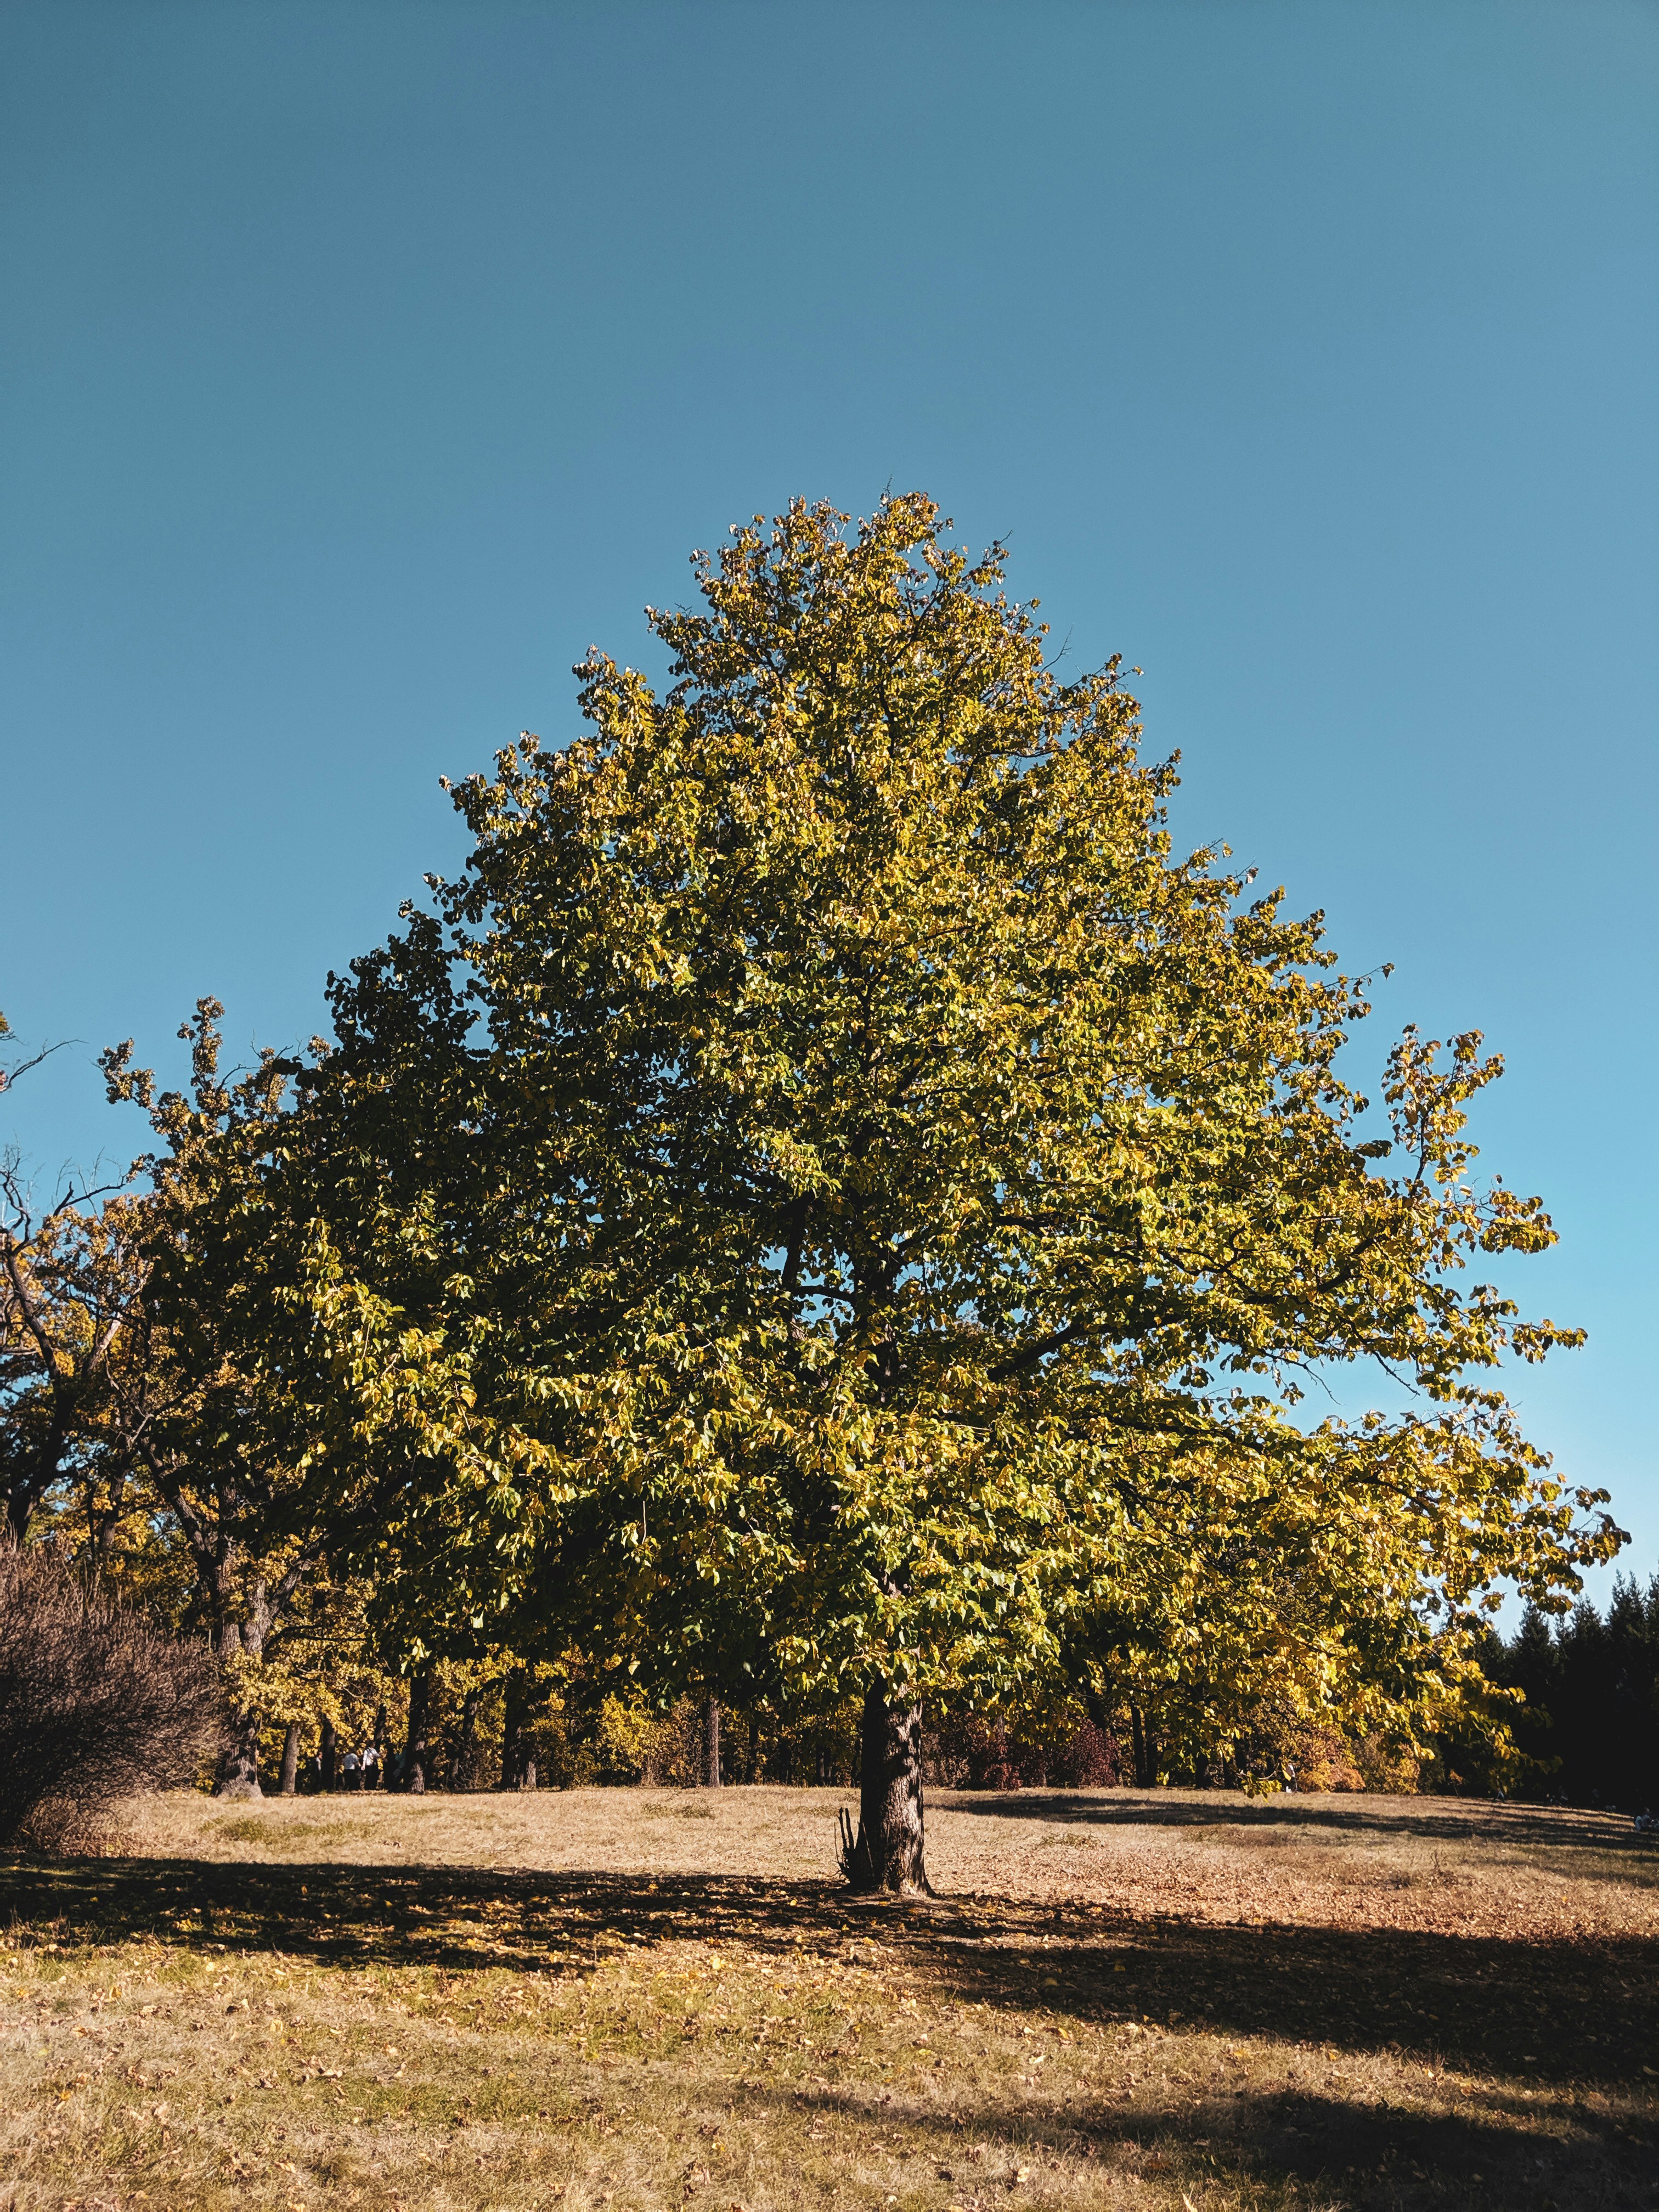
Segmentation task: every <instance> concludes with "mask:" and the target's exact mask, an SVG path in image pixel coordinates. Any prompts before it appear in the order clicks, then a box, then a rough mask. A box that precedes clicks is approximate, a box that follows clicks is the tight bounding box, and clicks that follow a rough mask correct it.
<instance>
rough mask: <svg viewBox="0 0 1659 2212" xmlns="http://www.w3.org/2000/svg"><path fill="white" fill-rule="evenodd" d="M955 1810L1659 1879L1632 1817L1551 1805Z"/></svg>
mask: <svg viewBox="0 0 1659 2212" xmlns="http://www.w3.org/2000/svg"><path fill="white" fill-rule="evenodd" d="M929 1802H930V1804H932V1805H933V1806H934V1807H936V1808H937V1807H939V1806H940V1805H943V1806H944V1807H945V1808H948V1810H949V1811H951V1813H965V1814H993V1815H994V1816H995V1817H996V1818H998V1819H1000V1820H1052V1821H1054V1822H1056V1823H1071V1822H1083V1823H1085V1824H1087V1825H1090V1826H1099V1827H1108V1828H1127V1827H1147V1828H1174V1829H1194V1828H1197V1829H1215V1828H1243V1829H1246V1830H1249V1829H1273V1830H1279V1831H1285V1830H1288V1831H1289V1832H1290V1833H1291V1836H1294V1835H1295V1833H1296V1832H1297V1831H1303V1832H1308V1833H1310V1834H1313V1835H1318V1834H1319V1833H1320V1832H1321V1831H1325V1832H1337V1833H1339V1834H1342V1835H1346V1836H1356V1835H1364V1834H1372V1835H1377V1836H1389V1837H1418V1838H1421V1839H1422V1840H1423V1841H1424V1842H1425V1843H1449V1842H1468V1841H1471V1840H1478V1841H1480V1842H1481V1843H1483V1844H1498V1845H1500V1846H1502V1845H1505V1844H1508V1845H1510V1846H1512V1847H1515V1848H1517V1849H1534V1848H1536V1847H1538V1846H1540V1845H1545V1846H1547V1847H1549V1848H1551V1849H1553V1850H1583V1851H1591V1852H1595V1853H1601V1852H1611V1853H1616V1854H1617V1855H1618V1856H1619V1857H1620V1860H1621V1862H1623V1863H1621V1865H1620V1869H1619V1873H1618V1875H1617V1879H1618V1880H1620V1881H1643V1880H1647V1881H1656V1882H1659V1847H1656V1844H1655V1843H1654V1840H1653V1838H1652V1837H1651V1836H1649V1835H1644V1834H1643V1833H1642V1832H1640V1831H1639V1830H1638V1828H1637V1827H1636V1826H1635V1824H1634V1822H1633V1821H1632V1820H1631V1819H1630V1818H1629V1817H1627V1816H1626V1815H1624V1814H1614V1813H1605V1812H1603V1813H1596V1812H1585V1811H1578V1810H1573V1809H1570V1808H1560V1807H1556V1806H1550V1805H1516V1804H1510V1803H1509V1802H1492V1801H1491V1800H1488V1799H1485V1798H1480V1799H1467V1800H1466V1799H1460V1798H1455V1797H1376V1796H1370V1795H1369V1794H1365V1793H1361V1792H1358V1791H1356V1792H1355V1793H1354V1794H1353V1795H1352V1796H1348V1795H1346V1794H1343V1795H1329V1794H1327V1793H1325V1792H1323V1791H1310V1792H1308V1793H1306V1794H1305V1795H1304V1794H1303V1793H1301V1792H1299V1791H1285V1792H1282V1793H1281V1794H1279V1796H1273V1797H1266V1798H1261V1797H1258V1798H1250V1797H1246V1796H1243V1795H1242V1794H1237V1795H1236V1794H1234V1793H1232V1792H1231V1791H1230V1792H1228V1793H1227V1794H1226V1795H1225V1796H1223V1795H1220V1794H1218V1793H1207V1792H1199V1791H1191V1792H1188V1791H1178V1790H1137V1791H1130V1790H953V1791H951V1793H950V1794H949V1796H944V1795H943V1794H942V1793H941V1794H936V1795H935V1796H933V1797H932V1798H931V1799H930V1800H929Z"/></svg>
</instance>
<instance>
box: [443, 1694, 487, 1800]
mask: <svg viewBox="0 0 1659 2212" xmlns="http://www.w3.org/2000/svg"><path fill="white" fill-rule="evenodd" d="M480 1695H481V1692H479V1691H477V1689H471V1690H469V1691H468V1692H467V1693H466V1695H465V1697H464V1698H463V1699H461V1724H460V1727H459V1729H458V1730H457V1731H456V1735H455V1755H454V1758H453V1760H452V1761H451V1765H452V1768H453V1771H452V1773H451V1775H450V1778H449V1786H450V1788H451V1789H452V1790H471V1788H472V1786H473V1784H474V1782H475V1780H476V1777H475V1775H474V1773H473V1771H472V1768H473V1752H474V1740H475V1738H476V1737H477V1732H478V1699H479V1697H480Z"/></svg>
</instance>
